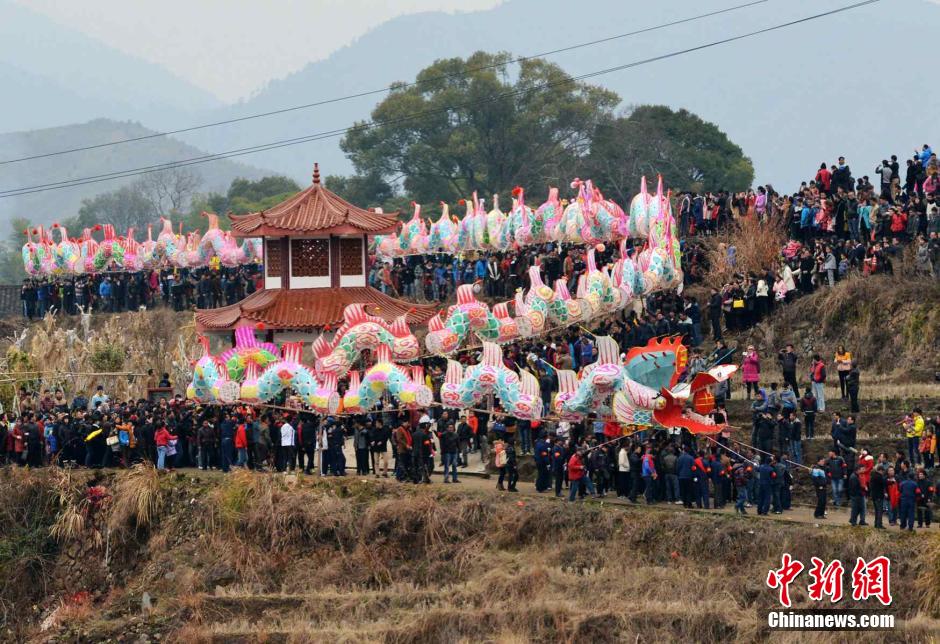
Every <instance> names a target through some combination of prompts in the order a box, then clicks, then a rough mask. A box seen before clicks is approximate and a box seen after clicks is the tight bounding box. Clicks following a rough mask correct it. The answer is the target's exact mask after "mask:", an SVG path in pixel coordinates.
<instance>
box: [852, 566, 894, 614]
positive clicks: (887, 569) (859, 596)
mask: <svg viewBox="0 0 940 644" xmlns="http://www.w3.org/2000/svg"><path fill="white" fill-rule="evenodd" d="M869 597H875V598H877V599H878V601H880V602H881V603H882V604H884V605H885V606H889V605H890V604H891V560H890V559H888V558H887V557H885V556H883V555H882V556H881V557H875V558H874V559H872V560H871V561H869V562H867V563H866V562H865V560H864V559H862V558H861V557H859V558H858V560H857V561H856V562H855V568H854V569H853V570H852V599H854V600H856V601H864V600H866V599H868V598H869Z"/></svg>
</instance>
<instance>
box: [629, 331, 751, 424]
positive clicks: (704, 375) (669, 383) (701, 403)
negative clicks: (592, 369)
mask: <svg viewBox="0 0 940 644" xmlns="http://www.w3.org/2000/svg"><path fill="white" fill-rule="evenodd" d="M687 359H688V352H687V350H686V347H685V346H684V345H683V344H682V343H681V341H680V340H679V339H678V338H654V339H652V340H650V341H649V342H648V343H647V344H646V346H644V347H633V348H632V349H630V350H629V351H628V352H627V356H626V362H625V364H624V367H623V372H624V384H623V389H621V390H620V391H618V392H617V393H616V394H615V395H614V401H613V403H614V413H615V414H616V416H617V419H618V420H619V421H620V422H622V423H627V424H649V423H648V422H647V421H648V420H649V419H648V416H652V421H655V422H656V423H658V424H660V425H662V426H664V427H682V428H685V429H687V430H688V431H689V432H691V433H693V434H714V433H716V432H718V431H720V430H721V427H720V426H718V425H716V424H715V421H714V420H712V419H711V418H710V417H709V416H706V415H705V414H704V413H702V412H704V411H705V410H706V406H705V402H707V401H706V399H707V398H708V395H709V394H707V393H703V392H706V391H707V389H708V388H710V387H711V386H713V385H715V384H718V383H720V382H724V381H725V380H727V379H728V378H730V377H731V376H732V375H733V374H734V372H735V371H736V370H737V367H736V366H735V365H718V366H715V367H712V368H711V369H709V370H707V371H704V372H701V373H698V374H696V375H695V377H694V378H692V379H691V381H690V382H687V383H686V382H680V381H679V378H680V376H681V375H682V373H683V372H684V370H685V368H686V363H687ZM690 399H691V400H692V402H693V405H694V407H695V409H696V410H695V411H692V410H690V409H688V406H687V403H688V402H689V401H690ZM709 411H710V410H709Z"/></svg>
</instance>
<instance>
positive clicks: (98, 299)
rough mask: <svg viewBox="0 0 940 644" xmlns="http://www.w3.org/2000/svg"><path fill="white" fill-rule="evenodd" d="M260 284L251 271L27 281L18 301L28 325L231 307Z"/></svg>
mask: <svg viewBox="0 0 940 644" xmlns="http://www.w3.org/2000/svg"><path fill="white" fill-rule="evenodd" d="M263 284H264V282H263V277H262V274H261V271H260V267H259V266H257V265H247V266H239V267H237V268H230V267H224V266H221V267H218V268H208V267H202V268H177V269H169V268H167V269H163V270H159V271H158V270H152V271H137V272H131V273H126V272H115V273H95V274H89V275H81V276H78V277H53V278H39V277H32V278H28V279H26V280H24V281H23V285H22V287H21V289H20V301H21V303H22V313H23V316H24V317H25V318H26V319H28V320H34V319H41V318H42V317H43V316H44V315H45V314H46V313H47V312H49V311H59V312H64V313H65V314H67V315H78V314H79V313H81V312H83V311H93V312H95V313H104V312H108V313H118V312H121V311H137V310H138V309H139V308H140V307H142V306H143V307H147V308H154V307H155V306H161V305H162V306H165V307H172V308H173V310H175V311H184V310H189V309H192V308H200V309H212V308H216V307H220V306H226V305H228V304H235V303H236V302H238V301H239V300H242V299H244V298H245V296H246V295H250V294H251V293H254V292H255V291H256V290H258V289H260V288H262V287H263Z"/></svg>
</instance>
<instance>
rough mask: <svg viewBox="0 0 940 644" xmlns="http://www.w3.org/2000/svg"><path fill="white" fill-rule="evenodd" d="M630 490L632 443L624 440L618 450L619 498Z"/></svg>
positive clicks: (623, 496)
mask: <svg viewBox="0 0 940 644" xmlns="http://www.w3.org/2000/svg"><path fill="white" fill-rule="evenodd" d="M629 492H630V443H629V442H627V441H624V442H623V443H622V444H621V445H620V451H618V452H617V498H618V499H624V498H626V496H627V494H628V493H629Z"/></svg>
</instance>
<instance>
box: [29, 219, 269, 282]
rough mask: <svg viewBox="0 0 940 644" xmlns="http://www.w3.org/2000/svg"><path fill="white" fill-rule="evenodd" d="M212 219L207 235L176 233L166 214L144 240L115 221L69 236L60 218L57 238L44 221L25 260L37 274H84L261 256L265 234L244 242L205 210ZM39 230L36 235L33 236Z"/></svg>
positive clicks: (211, 263)
mask: <svg viewBox="0 0 940 644" xmlns="http://www.w3.org/2000/svg"><path fill="white" fill-rule="evenodd" d="M203 216H205V217H207V218H208V220H209V228H208V230H206V233H205V234H204V235H200V234H199V233H196V232H194V233H189V234H188V235H186V236H185V237H183V236H181V235H176V234H174V233H173V228H172V224H171V222H170V221H169V220H168V219H163V218H161V219H162V221H163V230H162V231H161V233H160V235H159V236H158V238H157V241H154V240H153V237H152V235H153V230H152V228H151V226H149V225H148V226H147V240H146V241H144V242H138V241H137V239H136V238H135V235H134V229H133V228H130V229H129V230H128V231H127V234H126V236H123V237H122V236H119V235H118V234H117V233H116V231H115V229H114V226H112V225H111V224H104V225H97V226H94V227H93V228H86V229H84V230H83V232H82V236H81V237H80V238H78V239H72V238H69V236H68V232H67V231H66V230H65V228H64V227H62V226H61V225H59V224H53V226H52V228H53V229H57V230H58V231H59V233H60V235H61V237H60V241H59V242H58V243H54V242H53V239H52V236H51V235H50V234H49V233H48V232H47V231H45V230H44V229H43V228H42V227H41V226H40V227H38V228H36V229H35V230H33V231H32V233H30V231H29V230H26V231H24V232H25V233H26V234H27V242H26V244H25V245H24V246H23V266H24V268H25V269H26V272H27V274H29V275H31V276H42V277H47V276H50V275H81V274H84V273H96V272H101V271H106V270H107V271H139V270H142V269H148V270H149V269H152V268H162V267H173V268H195V267H200V266H218V265H220V264H221V265H223V266H231V267H234V266H241V265H243V264H246V263H248V262H252V261H256V260H259V259H260V258H261V240H260V239H246V240H244V241H243V242H242V243H241V244H240V245H239V244H238V243H236V240H235V238H234V237H233V236H232V234H231V233H229V232H223V231H222V230H220V229H219V222H218V216H216V215H214V214H212V213H203ZM99 231H103V233H104V239H103V240H101V241H100V242H99V241H97V240H96V239H94V237H93V236H92V233H94V232H99ZM33 235H35V236H36V239H37V240H36V241H34V240H33Z"/></svg>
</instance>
